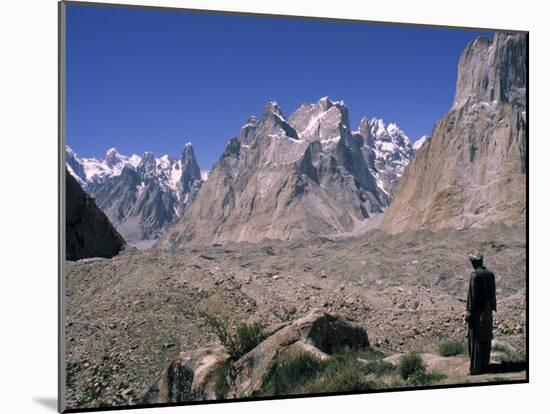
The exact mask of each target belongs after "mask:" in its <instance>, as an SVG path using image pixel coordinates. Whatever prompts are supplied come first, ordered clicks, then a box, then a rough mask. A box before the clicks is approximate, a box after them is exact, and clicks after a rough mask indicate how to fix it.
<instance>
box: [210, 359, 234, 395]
mask: <svg viewBox="0 0 550 414" xmlns="http://www.w3.org/2000/svg"><path fill="white" fill-rule="evenodd" d="M231 365H232V364H231V361H230V360H227V361H225V363H224V364H223V365H222V366H221V367H219V368H218V369H217V370H216V371H214V373H213V376H214V392H215V393H216V398H217V399H223V398H225V397H227V393H228V392H229V382H228V381H227V377H228V376H229V370H230V369H231Z"/></svg>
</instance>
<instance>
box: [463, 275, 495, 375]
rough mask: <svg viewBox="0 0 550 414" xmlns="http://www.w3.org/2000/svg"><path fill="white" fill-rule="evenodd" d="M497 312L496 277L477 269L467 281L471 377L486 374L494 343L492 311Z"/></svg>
mask: <svg viewBox="0 0 550 414" xmlns="http://www.w3.org/2000/svg"><path fill="white" fill-rule="evenodd" d="M496 310H497V300H496V292H495V275H494V273H493V272H491V271H490V270H489V269H487V268H486V267H484V266H479V267H477V268H476V269H475V271H474V272H472V275H471V277H470V287H469V289H468V301H467V314H468V315H469V321H468V352H469V354H470V374H471V375H476V374H483V373H486V372H488V368H489V359H490V355H491V340H492V339H493V311H495V312H496Z"/></svg>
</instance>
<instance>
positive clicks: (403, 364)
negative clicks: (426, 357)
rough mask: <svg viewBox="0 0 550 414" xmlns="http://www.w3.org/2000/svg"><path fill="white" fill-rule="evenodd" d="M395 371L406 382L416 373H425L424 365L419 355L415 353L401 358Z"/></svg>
mask: <svg viewBox="0 0 550 414" xmlns="http://www.w3.org/2000/svg"><path fill="white" fill-rule="evenodd" d="M397 369H398V370H399V375H401V378H403V379H404V380H407V379H409V377H411V376H412V375H414V374H415V373H417V372H421V373H425V372H426V365H425V364H424V361H423V360H422V357H421V356H420V355H418V354H417V353H416V352H409V353H408V354H405V355H403V356H402V357H401V359H400V360H399V365H398V366H397Z"/></svg>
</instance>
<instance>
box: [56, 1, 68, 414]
mask: <svg viewBox="0 0 550 414" xmlns="http://www.w3.org/2000/svg"><path fill="white" fill-rule="evenodd" d="M57 11H58V14H57V16H58V17H57V18H58V20H57V30H58V45H57V47H58V50H57V53H58V60H57V64H58V67H57V83H58V85H57V88H58V89H57V90H58V96H57V99H58V100H57V111H58V114H57V122H58V126H57V128H58V140H57V142H58V152H57V162H58V165H57V174H58V176H57V183H58V186H59V187H58V188H59V190H58V208H57V211H58V215H59V216H58V223H59V226H58V237H57V239H58V243H59V247H58V252H59V256H58V279H57V283H58V289H57V291H58V298H57V311H58V325H57V333H58V338H57V340H58V344H57V350H58V359H57V365H58V366H57V410H58V411H59V412H64V411H65V410H66V408H67V399H66V397H67V392H66V364H65V361H66V358H65V314H66V313H65V305H66V303H65V248H66V246H65V225H66V223H65V210H66V206H65V168H64V166H65V143H66V130H65V121H66V119H65V109H66V29H67V27H66V4H65V2H63V1H60V2H59V3H58V4H57Z"/></svg>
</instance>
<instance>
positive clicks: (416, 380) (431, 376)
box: [407, 370, 446, 387]
mask: <svg viewBox="0 0 550 414" xmlns="http://www.w3.org/2000/svg"><path fill="white" fill-rule="evenodd" d="M444 378H446V376H445V374H442V373H439V372H426V371H421V370H419V371H416V372H414V373H413V374H412V375H411V376H410V377H409V378H408V379H407V384H408V385H411V386H413V387H423V386H427V385H432V384H434V383H436V382H438V381H441V380H442V379H444Z"/></svg>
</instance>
